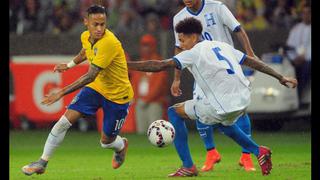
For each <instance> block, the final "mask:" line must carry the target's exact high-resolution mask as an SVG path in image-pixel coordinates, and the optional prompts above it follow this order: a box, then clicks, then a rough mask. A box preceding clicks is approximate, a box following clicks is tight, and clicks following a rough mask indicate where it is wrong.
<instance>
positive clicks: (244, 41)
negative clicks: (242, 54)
mask: <svg viewBox="0 0 320 180" xmlns="http://www.w3.org/2000/svg"><path fill="white" fill-rule="evenodd" d="M236 35H237V39H238V40H239V41H240V43H241V45H242V47H243V48H244V49H245V50H246V53H247V54H248V55H249V56H256V55H255V54H254V52H253V50H252V47H251V43H250V41H249V37H248V35H247V33H246V31H245V30H244V29H243V27H240V29H239V31H237V32H236Z"/></svg>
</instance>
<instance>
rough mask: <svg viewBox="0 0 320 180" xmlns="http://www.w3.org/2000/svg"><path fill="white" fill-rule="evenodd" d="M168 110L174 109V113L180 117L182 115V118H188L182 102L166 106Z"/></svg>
mask: <svg viewBox="0 0 320 180" xmlns="http://www.w3.org/2000/svg"><path fill="white" fill-rule="evenodd" d="M169 111H174V112H175V113H177V114H178V115H179V116H180V117H182V118H184V119H186V118H187V119H188V118H189V117H188V116H187V114H186V113H185V111H184V103H178V104H174V105H173V106H170V107H169V108H168V113H169Z"/></svg>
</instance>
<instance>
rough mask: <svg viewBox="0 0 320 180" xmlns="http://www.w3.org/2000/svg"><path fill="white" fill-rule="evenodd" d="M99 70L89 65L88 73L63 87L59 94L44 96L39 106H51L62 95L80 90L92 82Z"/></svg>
mask: <svg viewBox="0 0 320 180" xmlns="http://www.w3.org/2000/svg"><path fill="white" fill-rule="evenodd" d="M100 70H101V68H100V67H98V66H96V65H94V64H91V65H90V68H89V71H88V72H87V73H86V74H85V75H83V76H81V77H80V78H79V79H77V80H76V81H75V82H73V83H72V84H70V85H68V86H66V87H64V88H63V89H61V90H60V91H59V92H57V93H53V94H51V95H49V96H45V98H44V99H43V100H42V102H41V104H44V105H50V104H53V103H54V102H56V101H58V100H59V99H60V98H62V97H63V96H64V95H67V94H69V93H72V92H74V91H76V90H78V89H80V88H82V87H83V86H85V85H87V84H89V83H91V82H93V81H94V80H95V79H96V77H97V75H98V74H99V72H100Z"/></svg>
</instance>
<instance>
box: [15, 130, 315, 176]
mask: <svg viewBox="0 0 320 180" xmlns="http://www.w3.org/2000/svg"><path fill="white" fill-rule="evenodd" d="M48 132H49V131H11V132H10V179H14V180H21V179H55V180H56V179H62V180H65V179H81V180H82V179H84V180H85V179H88V180H89V179H91V180H93V179H94V180H102V179H119V180H122V179H137V180H140V179H167V174H168V173H171V172H173V171H174V170H176V168H178V167H179V166H180V165H181V163H180V160H179V158H178V155H177V154H176V152H175V149H174V146H173V145H170V146H169V147H166V148H156V147H154V146H152V145H151V144H150V143H149V142H148V140H147V137H146V136H144V135H135V134H124V135H123V136H125V137H127V138H128V140H129V149H128V156H127V159H126V162H125V163H124V164H123V166H122V167H121V168H119V169H117V170H113V169H112V167H111V158H112V151H111V150H107V149H103V148H101V147H100V144H99V134H98V133H97V132H95V131H93V132H88V133H81V132H78V131H75V130H71V131H70V132H68V133H67V135H66V138H65V140H64V142H63V143H62V145H61V146H60V147H59V148H58V149H57V150H56V152H55V154H54V156H53V157H52V159H51V160H50V163H49V164H48V168H47V171H46V173H45V174H43V175H32V176H30V177H29V176H25V175H24V174H23V173H22V172H21V167H22V166H24V165H26V164H28V163H29V162H31V161H36V160H37V159H38V158H39V156H40V155H41V153H42V148H43V145H44V142H45V140H46V138H47V135H48ZM214 136H215V142H216V145H217V149H218V151H219V152H220V154H221V156H222V160H221V162H220V163H219V164H217V165H216V166H215V169H214V171H211V172H206V173H200V174H199V176H198V177H195V178H188V179H223V180H229V179H230V180H233V179H255V180H256V179H268V180H269V179H277V180H279V179H285V180H291V179H311V135H310V132H291V133H262V132H254V133H253V138H254V139H255V140H256V142H257V143H258V144H261V145H266V146H268V147H270V148H271V149H272V152H273V154H272V160H273V169H272V171H271V175H269V176H267V177H263V176H262V175H261V171H260V167H259V166H258V164H257V161H256V158H255V157H254V156H252V158H253V160H254V164H255V167H256V169H257V171H256V172H251V173H246V172H245V171H244V170H243V169H241V168H240V167H239V165H238V160H239V157H240V151H241V149H240V147H239V146H238V145H237V144H235V143H234V142H233V141H232V140H231V139H229V138H228V137H226V136H224V135H221V134H220V133H218V132H215V134H214ZM189 145H190V149H191V154H192V157H193V160H194V162H195V164H196V165H197V167H198V169H200V168H201V165H202V163H203V162H204V160H205V153H206V152H205V149H204V146H203V144H202V142H201V140H200V137H199V135H198V134H196V133H195V132H193V133H192V132H191V133H190V134H189Z"/></svg>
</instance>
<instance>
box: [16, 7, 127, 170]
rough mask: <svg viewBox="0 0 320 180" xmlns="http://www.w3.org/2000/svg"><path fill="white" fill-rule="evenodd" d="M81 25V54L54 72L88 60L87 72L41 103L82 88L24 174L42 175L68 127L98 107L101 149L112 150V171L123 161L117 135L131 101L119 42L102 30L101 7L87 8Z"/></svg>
mask: <svg viewBox="0 0 320 180" xmlns="http://www.w3.org/2000/svg"><path fill="white" fill-rule="evenodd" d="M84 24H85V26H86V27H87V29H88V30H87V31H85V32H83V33H82V34H81V42H82V49H81V51H80V52H79V54H78V55H77V56H76V57H75V58H74V59H73V60H72V61H70V62H69V63H68V64H58V65H56V66H55V68H54V71H56V72H60V73H61V72H64V71H66V70H68V69H70V68H71V67H73V66H75V65H77V64H80V63H81V62H83V61H85V60H88V61H89V62H90V67H89V70H88V72H87V73H86V74H85V75H83V76H82V77H80V78H79V79H78V80H76V81H75V82H73V83H72V84H70V85H68V86H66V87H64V88H63V89H61V90H60V91H59V92H56V93H53V94H51V95H49V96H46V97H45V98H44V100H43V101H42V104H44V105H50V104H52V103H54V102H56V101H58V100H59V99H61V98H62V97H63V96H64V95H67V94H69V93H71V92H74V91H75V90H77V89H80V88H82V89H81V91H80V92H79V94H77V95H76V96H75V97H74V99H73V100H72V102H71V104H70V105H69V106H68V108H67V110H66V112H65V113H64V115H62V116H61V118H60V119H59V121H58V122H57V123H56V124H55V125H54V127H53V128H52V130H51V132H50V133H49V136H48V138H47V141H46V143H45V146H44V150H43V154H42V156H41V158H40V159H39V160H38V161H36V162H33V163H30V164H28V165H26V166H24V167H23V168H22V171H23V173H24V174H26V175H32V174H34V173H37V174H42V173H44V171H45V169H46V167H47V163H48V160H49V158H50V157H51V156H52V154H53V151H54V150H55V149H56V148H57V147H58V146H59V145H60V143H61V142H62V141H63V139H64V136H65V134H66V132H67V130H68V129H69V128H70V127H71V126H72V124H74V123H75V122H76V121H77V120H78V119H79V118H80V117H82V116H87V115H93V114H95V112H96V111H97V110H98V108H100V107H102V109H103V112H104V118H103V131H102V132H101V140H100V143H101V146H102V147H103V148H108V149H112V150H114V155H113V159H112V167H113V168H114V169H116V168H119V167H120V166H121V165H122V163H123V162H124V160H125V155H126V151H127V148H128V140H127V139H126V138H122V137H120V136H119V135H118V134H119V131H120V129H121V127H122V125H123V123H124V121H125V118H126V116H127V113H128V107H129V102H130V100H131V99H132V98H133V89H132V87H131V84H130V81H129V78H128V69H127V63H126V58H125V53H124V50H123V48H122V45H121V43H120V41H119V40H118V39H117V38H116V37H115V35H114V34H113V33H112V32H110V31H109V30H108V29H106V10H105V8H104V7H102V6H99V5H92V6H91V7H89V8H88V9H87V16H86V17H85V18H84Z"/></svg>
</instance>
